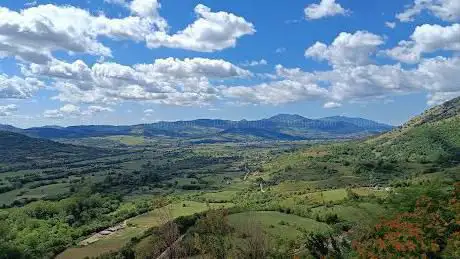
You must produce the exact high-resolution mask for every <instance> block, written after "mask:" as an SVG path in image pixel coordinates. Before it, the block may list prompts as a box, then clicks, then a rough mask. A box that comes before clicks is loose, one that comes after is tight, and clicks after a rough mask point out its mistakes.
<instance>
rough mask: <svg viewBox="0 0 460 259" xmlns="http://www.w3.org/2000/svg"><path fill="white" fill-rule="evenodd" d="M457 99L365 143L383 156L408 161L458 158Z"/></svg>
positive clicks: (459, 111) (459, 101)
mask: <svg viewBox="0 0 460 259" xmlns="http://www.w3.org/2000/svg"><path fill="white" fill-rule="evenodd" d="M459 126H460V98H455V99H453V100H450V101H448V102H446V103H444V104H441V105H439V106H435V107H433V108H431V109H429V110H427V111H425V112H424V113H423V114H421V115H420V116H417V117H415V118H413V119H411V120H410V121H409V122H407V123H406V124H404V125H403V126H401V127H399V128H397V129H394V130H392V131H390V132H388V133H385V134H382V135H381V136H378V137H375V138H371V139H369V140H368V141H367V142H366V144H369V145H371V146H373V147H374V148H375V150H377V151H379V152H381V153H382V155H384V156H388V157H394V158H397V159H401V158H404V159H406V160H409V161H414V160H418V161H424V162H434V161H438V162H445V161H449V162H451V163H458V162H459V161H460V130H458V129H459Z"/></svg>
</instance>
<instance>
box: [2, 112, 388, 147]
mask: <svg viewBox="0 0 460 259" xmlns="http://www.w3.org/2000/svg"><path fill="white" fill-rule="evenodd" d="M392 128H393V126H390V125H386V124H382V123H378V122H375V121H371V120H366V119H361V118H348V117H342V116H336V117H327V118H322V119H308V118H305V117H303V116H300V115H295V114H278V115H275V116H272V117H270V118H266V119H261V120H253V121H249V120H240V121H231V120H221V119H197V120H191V121H174V122H166V121H162V122H157V123H151V124H140V125H133V126H111V125H88V126H71V127H55V126H45V127H34V128H28V129H18V128H15V127H13V126H8V125H1V126H0V130H4V131H11V132H16V133H22V134H25V135H28V136H31V137H39V138H48V139H61V138H62V139H71V138H87V137H108V136H115V135H132V136H146V137H168V138H190V139H202V140H205V139H206V138H212V139H213V141H219V139H221V140H222V141H232V139H241V138H244V137H248V138H251V139H254V140H301V139H337V138H355V137H363V136H369V135H373V134H378V133H382V132H386V131H389V130H391V129H392Z"/></svg>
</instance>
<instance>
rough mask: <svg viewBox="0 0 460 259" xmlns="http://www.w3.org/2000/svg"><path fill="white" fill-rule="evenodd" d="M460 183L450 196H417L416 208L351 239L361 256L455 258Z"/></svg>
mask: <svg viewBox="0 0 460 259" xmlns="http://www.w3.org/2000/svg"><path fill="white" fill-rule="evenodd" d="M459 201H460V183H457V184H455V189H454V190H453V192H452V197H451V199H450V200H436V199H433V198H429V197H426V196H424V197H421V198H419V199H418V201H417V204H416V207H415V210H414V211H412V212H405V213H401V214H398V215H397V216H396V217H394V218H392V219H389V220H383V221H382V222H380V223H379V224H377V225H375V226H374V228H373V229H372V230H371V232H369V233H367V234H365V235H363V236H362V237H361V238H360V239H358V240H355V241H354V242H353V248H354V249H355V250H356V251H357V253H358V256H359V257H360V258H382V257H384V258H420V256H421V257H423V258H439V257H441V256H443V257H446V258H458V256H460V202H459Z"/></svg>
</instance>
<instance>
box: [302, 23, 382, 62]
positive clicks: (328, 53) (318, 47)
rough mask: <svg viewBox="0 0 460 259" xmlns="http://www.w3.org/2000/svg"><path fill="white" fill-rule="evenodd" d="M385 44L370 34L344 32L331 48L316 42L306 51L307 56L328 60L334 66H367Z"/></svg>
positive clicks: (376, 36) (380, 38)
mask: <svg viewBox="0 0 460 259" xmlns="http://www.w3.org/2000/svg"><path fill="white" fill-rule="evenodd" d="M383 43H384V40H383V38H382V37H381V36H379V35H375V34H372V33H370V32H366V31H357V32H355V33H353V34H351V33H346V32H342V33H340V34H339V35H338V36H337V38H335V40H334V41H333V42H332V44H331V45H329V46H328V45H326V44H324V43H322V42H316V43H315V44H314V45H313V46H311V47H310V48H308V49H307V50H306V51H305V56H306V57H311V58H315V59H317V60H326V61H328V62H329V63H330V64H331V65H333V66H349V65H365V64H368V63H370V58H369V57H370V56H371V55H372V54H373V53H375V52H376V50H377V48H378V46H380V45H382V44H383Z"/></svg>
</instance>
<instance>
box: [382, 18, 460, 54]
mask: <svg viewBox="0 0 460 259" xmlns="http://www.w3.org/2000/svg"><path fill="white" fill-rule="evenodd" d="M410 38H411V39H410V40H409V41H401V42H399V44H398V46H397V47H395V48H393V49H390V50H387V51H385V53H386V54H387V55H388V56H390V57H391V58H394V59H396V60H399V61H402V62H405V63H416V62H419V61H420V58H421V57H422V55H423V54H424V53H432V52H435V51H438V50H445V51H460V24H458V23H456V24H452V25H450V26H445V27H443V26H441V25H430V24H423V25H420V26H417V27H416V28H415V30H414V32H413V33H412V35H411V36H410Z"/></svg>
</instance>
